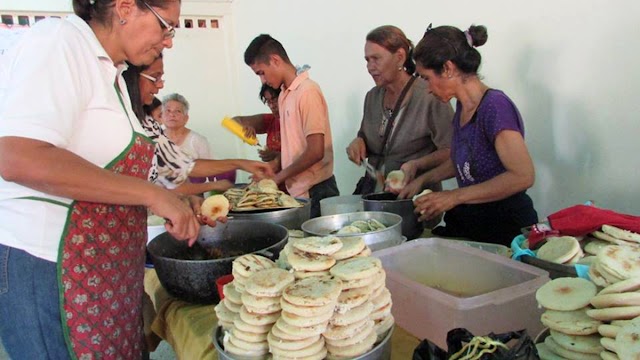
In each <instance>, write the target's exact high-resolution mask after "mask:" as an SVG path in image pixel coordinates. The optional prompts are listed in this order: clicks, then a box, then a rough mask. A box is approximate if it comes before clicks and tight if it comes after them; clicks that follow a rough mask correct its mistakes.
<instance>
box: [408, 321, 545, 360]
mask: <svg viewBox="0 0 640 360" xmlns="http://www.w3.org/2000/svg"><path fill="white" fill-rule="evenodd" d="M473 338H474V335H473V334H472V333H471V332H469V331H468V330H467V329H462V328H458V329H453V330H451V331H449V332H448V333H447V347H448V349H449V350H448V351H446V350H443V349H441V348H439V347H438V346H437V345H435V344H434V343H432V342H430V341H428V340H422V342H421V343H420V345H418V347H417V348H416V349H415V350H414V352H413V360H449V359H450V358H451V357H452V356H453V355H454V354H456V353H458V352H459V351H460V350H461V349H462V348H463V347H464V346H465V345H466V344H469V343H470V342H471V341H472V340H473ZM485 338H490V339H491V340H495V341H499V342H501V343H502V344H507V343H509V342H510V341H512V340H514V341H515V343H511V344H508V348H503V347H500V346H495V348H496V350H495V351H494V352H491V353H484V354H480V351H479V348H476V350H478V351H474V352H472V353H469V352H468V351H469V350H471V348H472V346H470V347H469V348H468V349H467V350H465V352H463V353H461V354H458V357H456V359H459V360H463V359H464V360H538V359H540V358H539V357H538V351H537V350H536V346H535V344H534V342H533V340H532V339H531V337H530V336H529V335H528V334H527V332H526V331H525V330H520V331H511V332H508V333H503V334H494V333H491V334H489V335H487V336H486V337H485Z"/></svg>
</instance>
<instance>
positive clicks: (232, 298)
mask: <svg viewBox="0 0 640 360" xmlns="http://www.w3.org/2000/svg"><path fill="white" fill-rule="evenodd" d="M274 267H276V264H275V263H274V262H273V261H271V260H270V259H268V258H266V257H264V256H260V255H255V254H247V255H242V256H239V257H238V258H236V259H235V260H233V263H232V274H233V281H232V282H230V283H228V284H226V285H225V286H224V287H223V289H222V292H223V294H224V299H223V300H222V301H220V302H219V303H218V305H216V306H215V308H214V310H215V312H216V316H217V317H218V324H219V325H220V326H222V327H223V328H224V329H230V328H231V325H232V324H233V322H234V320H235V318H236V315H238V314H239V313H240V308H241V307H242V299H241V296H242V294H243V293H244V288H245V284H246V282H247V279H248V278H249V276H251V275H252V274H253V273H255V272H257V271H259V270H262V269H270V268H274Z"/></svg>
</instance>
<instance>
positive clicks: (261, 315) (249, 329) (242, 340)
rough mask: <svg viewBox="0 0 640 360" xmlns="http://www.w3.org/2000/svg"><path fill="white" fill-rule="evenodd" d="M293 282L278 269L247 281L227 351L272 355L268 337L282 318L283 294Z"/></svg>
mask: <svg viewBox="0 0 640 360" xmlns="http://www.w3.org/2000/svg"><path fill="white" fill-rule="evenodd" d="M293 281H294V277H293V275H292V274H291V273H289V272H288V271H286V270H283V269H280V268H275V267H274V268H269V269H263V270H260V271H256V272H255V273H254V274H252V275H251V276H249V277H248V279H247V281H246V283H245V291H244V293H243V294H242V296H241V299H242V306H241V308H240V313H239V317H238V318H237V319H235V321H234V323H233V326H232V327H231V330H230V331H229V332H227V333H226V334H225V337H224V340H223V344H224V348H225V350H226V351H228V352H229V353H231V354H235V355H240V356H251V357H256V356H257V357H260V356H265V355H267V354H268V353H269V343H268V341H267V338H268V337H267V334H268V333H269V331H270V330H271V327H273V324H275V322H276V321H277V320H278V319H279V318H280V312H281V307H280V297H281V296H282V291H283V290H284V289H285V288H286V287H287V286H288V285H289V284H291V283H293Z"/></svg>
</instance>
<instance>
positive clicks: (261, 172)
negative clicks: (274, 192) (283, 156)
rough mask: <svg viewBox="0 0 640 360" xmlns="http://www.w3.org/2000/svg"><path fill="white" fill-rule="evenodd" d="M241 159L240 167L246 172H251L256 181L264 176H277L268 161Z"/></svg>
mask: <svg viewBox="0 0 640 360" xmlns="http://www.w3.org/2000/svg"><path fill="white" fill-rule="evenodd" d="M240 161H241V163H240V168H241V169H242V170H244V171H246V172H249V173H251V175H252V176H251V178H252V179H253V180H254V181H259V180H261V179H264V178H272V177H274V176H275V174H274V172H273V169H272V168H271V165H269V164H268V163H263V162H261V161H253V160H240Z"/></svg>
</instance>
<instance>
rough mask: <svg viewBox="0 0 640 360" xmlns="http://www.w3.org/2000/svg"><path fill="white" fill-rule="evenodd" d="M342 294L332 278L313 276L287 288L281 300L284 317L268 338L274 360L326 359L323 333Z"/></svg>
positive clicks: (340, 287) (335, 280) (338, 283)
mask: <svg viewBox="0 0 640 360" xmlns="http://www.w3.org/2000/svg"><path fill="white" fill-rule="evenodd" d="M341 290H342V283H341V282H340V280H338V279H336V278H335V277H332V276H329V275H320V276H310V277H306V278H304V279H300V280H297V281H296V282H295V283H293V284H291V285H289V286H287V287H286V288H285V289H284V291H283V293H282V298H281V299H280V304H281V306H282V313H281V316H280V318H279V319H278V321H277V322H276V323H275V325H274V326H273V328H272V329H271V332H270V333H269V335H268V341H269V348H270V351H271V354H273V359H274V360H276V359H318V360H320V359H324V358H325V357H326V355H327V350H326V347H325V341H324V338H323V337H322V336H321V334H322V332H324V331H325V329H326V328H327V324H328V323H329V319H330V318H331V317H332V316H333V310H334V308H335V305H336V302H337V299H338V296H339V295H340V291H341Z"/></svg>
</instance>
